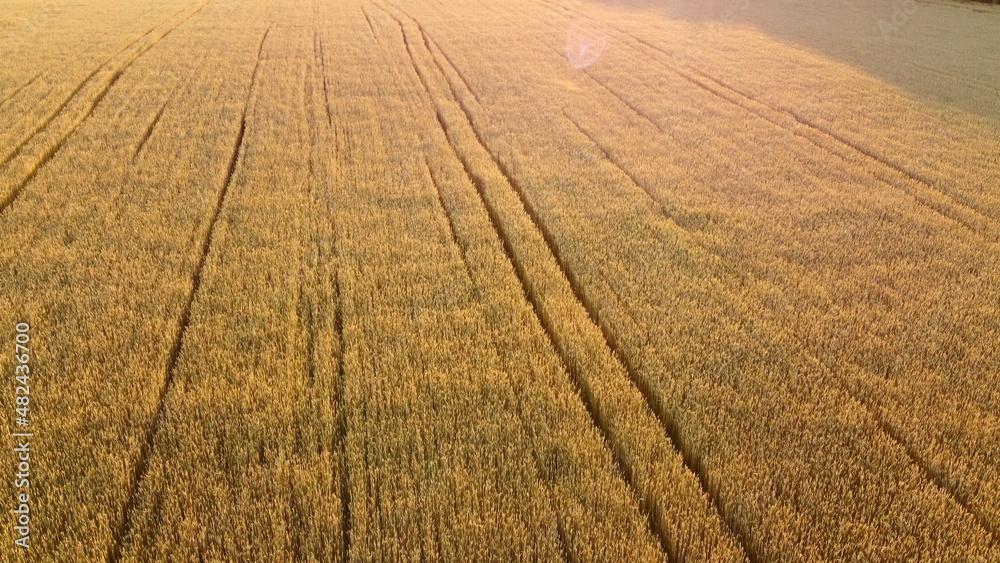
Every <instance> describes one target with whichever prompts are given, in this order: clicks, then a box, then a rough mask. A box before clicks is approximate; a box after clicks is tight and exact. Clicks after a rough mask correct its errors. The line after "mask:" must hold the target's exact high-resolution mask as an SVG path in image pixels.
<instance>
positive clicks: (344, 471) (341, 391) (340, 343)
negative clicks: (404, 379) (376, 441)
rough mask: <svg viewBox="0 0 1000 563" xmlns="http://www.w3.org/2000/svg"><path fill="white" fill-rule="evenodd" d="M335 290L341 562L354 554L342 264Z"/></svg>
mask: <svg viewBox="0 0 1000 563" xmlns="http://www.w3.org/2000/svg"><path fill="white" fill-rule="evenodd" d="M333 284H334V289H335V291H336V296H337V316H336V318H335V319H334V331H335V332H336V334H337V352H338V354H339V355H340V357H339V358H338V360H337V387H338V389H337V401H336V402H337V414H336V416H337V434H336V436H337V437H336V440H337V442H336V444H335V447H336V448H337V451H338V453H339V462H340V467H339V469H340V471H339V473H340V533H341V537H340V542H341V543H340V546H341V561H345V562H346V561H350V554H351V486H350V464H349V463H348V460H347V431H348V427H347V419H348V417H347V411H346V410H345V409H346V407H347V401H346V399H345V398H344V395H345V390H346V382H347V379H346V372H345V369H344V357H345V354H344V295H343V293H342V291H343V289H342V288H341V285H340V266H339V264H338V266H337V269H336V271H335V273H334V281H333Z"/></svg>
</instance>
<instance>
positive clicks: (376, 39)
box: [361, 4, 378, 41]
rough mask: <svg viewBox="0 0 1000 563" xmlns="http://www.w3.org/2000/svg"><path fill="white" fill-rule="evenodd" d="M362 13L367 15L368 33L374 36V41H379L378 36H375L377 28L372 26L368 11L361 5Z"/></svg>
mask: <svg viewBox="0 0 1000 563" xmlns="http://www.w3.org/2000/svg"><path fill="white" fill-rule="evenodd" d="M361 12H362V13H363V14H364V15H365V21H366V22H368V31H369V32H371V34H372V39H374V40H375V41H378V36H377V35H376V34H375V26H373V25H372V19H371V17H369V16H368V10H366V9H365V5H364V4H361Z"/></svg>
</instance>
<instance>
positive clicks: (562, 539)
mask: <svg viewBox="0 0 1000 563" xmlns="http://www.w3.org/2000/svg"><path fill="white" fill-rule="evenodd" d="M390 17H392V18H393V20H395V21H396V24H397V25H398V26H399V31H400V34H401V35H402V37H403V43H404V45H405V46H406V51H407V55H408V56H409V57H408V58H409V59H410V62H411V63H412V65H413V69H414V71H415V72H416V73H417V75H418V77H419V78H420V82H421V83H422V84H423V86H424V91H425V94H426V97H427V100H428V101H429V102H430V103H431V104H432V105H434V106H435V107H436V103H435V102H434V95H433V94H432V93H431V89H430V87H429V86H428V83H427V79H426V77H425V76H424V74H423V72H422V71H421V70H420V66H419V65H418V64H417V61H416V56H415V54H414V53H413V50H412V46H411V44H410V41H409V39H408V37H407V35H406V32H405V29H404V27H403V23H402V22H401V21H399V20H398V19H396V17H395V16H393V15H392V14H390ZM411 19H412V18H411ZM425 46H426V44H425ZM431 57H432V58H433V54H431ZM435 63H436V61H435ZM442 72H443V71H442ZM436 115H437V119H438V123H439V124H440V126H441V128H442V131H443V133H444V135H445V137H446V138H447V139H448V144H449V145H450V147H451V149H452V151H453V152H454V154H455V156H456V157H457V158H458V159H459V161H461V163H462V166H463V168H464V169H465V172H466V175H467V176H468V177H469V179H470V181H472V182H473V183H474V184H475V185H476V186H477V191H480V190H482V189H483V188H482V180H481V179H480V178H478V177H475V176H473V172H472V169H471V165H470V163H469V162H467V161H466V160H465V159H464V158H463V157H462V156H461V154H460V153H459V150H458V148H457V147H456V146H455V145H454V143H452V141H451V138H450V137H449V136H448V129H447V125H446V123H445V121H444V118H443V117H442V116H441V114H440V112H436ZM425 164H426V161H425ZM428 170H430V169H429V167H428ZM435 188H436V189H438V197H439V198H440V188H439V187H438V185H437V183H436V182H435ZM480 200H481V201H484V200H483V196H482V193H481V191H480ZM440 203H441V206H442V208H443V209H444V212H445V215H447V216H448V222H449V225H451V228H452V235H453V237H455V243H456V245H458V240H457V236H456V232H455V230H454V224H453V219H452V217H451V215H450V214H449V213H448V210H447V208H445V207H444V202H443V200H440ZM490 217H491V222H492V223H493V229H494V231H495V232H496V234H497V237H498V238H499V239H500V240H501V241H503V243H504V250H505V252H506V254H507V258H508V260H509V261H510V262H511V264H512V265H514V266H515V269H518V268H520V265H519V262H518V261H517V259H516V257H515V255H514V253H513V248H512V247H511V245H510V241H509V240H508V239H507V236H506V234H505V233H504V232H503V231H502V230H500V229H501V227H500V226H499V224H498V223H497V220H498V219H497V218H496V216H495V215H494V214H490ZM458 246H459V248H462V247H461V245H458ZM462 254H463V260H464V256H465V253H464V250H463V252H462ZM465 267H466V272H467V273H468V274H469V276H470V280H471V279H473V278H472V272H471V270H470V269H469V264H468V262H467V261H465ZM518 277H519V278H520V281H521V289H522V291H524V293H525V297H526V298H527V299H528V301H529V303H531V304H532V309H533V310H534V312H535V316H536V317H539V310H538V305H537V303H535V302H534V300H533V299H531V298H530V297H529V296H528V295H527V292H528V290H527V286H526V285H525V281H524V279H523V277H522V275H521V274H519V275H518ZM539 322H540V324H542V326H544V323H542V322H541V319H540V317H539ZM549 341H550V343H552V344H553V347H554V346H555V345H554V343H553V342H552V335H551V334H549ZM564 367H565V365H564ZM504 375H505V377H506V380H507V385H508V387H510V389H511V392H512V394H513V398H514V404H515V410H516V415H517V420H518V422H519V423H520V426H521V427H522V428H524V429H526V430H527V428H528V424H527V422H526V421H525V418H524V413H523V408H522V405H521V397H520V395H519V394H518V393H516V391H515V390H516V387H515V385H514V382H513V381H512V380H511V377H510V373H509V372H507V371H506V370H504ZM532 441H533V440H532ZM531 456H532V460H533V462H534V466H535V470H536V471H537V472H538V473H539V474H541V461H540V460H539V459H538V451H537V450H536V448H534V447H532V451H531ZM544 489H545V494H546V496H547V497H548V501H549V506H551V508H552V513H553V515H554V518H555V520H556V528H557V531H558V539H559V549H560V552H561V553H562V555H563V560H565V561H568V560H569V547H568V544H567V541H566V535H565V530H564V527H563V524H562V517H561V516H560V511H559V510H558V509H557V506H558V505H557V504H556V501H555V498H554V496H553V492H552V487H551V485H550V484H549V483H547V482H546V483H544Z"/></svg>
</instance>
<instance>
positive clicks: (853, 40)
mask: <svg viewBox="0 0 1000 563" xmlns="http://www.w3.org/2000/svg"><path fill="white" fill-rule="evenodd" d="M596 1H599V2H600V3H603V4H605V5H613V6H625V7H632V8H641V9H644V10H652V11H656V12H660V13H663V14H665V15H666V16H667V17H670V18H672V19H677V20H686V21H692V22H707V21H717V22H727V23H728V22H731V23H734V24H744V25H751V26H753V27H756V28H757V29H759V30H761V31H762V32H764V33H767V34H768V35H770V36H772V37H775V38H777V39H779V40H782V41H784V42H787V43H794V44H797V45H800V46H803V47H806V48H809V49H811V50H813V51H816V52H819V53H822V54H824V55H826V56H827V57H830V58H833V59H836V60H839V61H842V62H845V63H848V64H850V65H852V66H854V67H856V68H860V69H861V70H863V71H866V72H868V73H870V74H872V75H875V76H877V77H879V78H881V79H882V80H884V81H886V82H889V83H891V84H894V85H896V86H898V87H901V88H902V89H904V90H906V91H908V92H909V93H910V94H912V95H915V96H917V97H919V98H921V99H923V100H925V101H928V102H931V103H932V104H936V105H940V106H949V107H954V108H957V109H960V110H963V111H967V112H969V113H972V114H975V115H979V116H982V117H985V118H987V119H990V120H992V121H994V122H996V123H1000V0H990V1H989V2H957V1H955V0H820V1H816V0H596Z"/></svg>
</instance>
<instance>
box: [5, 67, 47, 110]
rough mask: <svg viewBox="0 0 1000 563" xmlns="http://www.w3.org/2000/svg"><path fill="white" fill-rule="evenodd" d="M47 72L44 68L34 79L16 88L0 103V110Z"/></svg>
mask: <svg viewBox="0 0 1000 563" xmlns="http://www.w3.org/2000/svg"><path fill="white" fill-rule="evenodd" d="M47 70H48V69H47V68H46V69H45V70H42V71H40V72H39V73H38V74H36V75H35V76H34V77H32V79H31V80H29V81H27V82H25V83H24V84H22V85H20V86H18V87H17V88H15V89H14V91H13V92H11V93H10V94H9V95H8V96H7V97H6V98H4V99H3V100H2V101H0V108H2V107H3V106H5V105H7V102H10V101H11V100H13V99H14V97H15V96H17V95H18V94H20V93H21V91H22V90H24V89H25V88H27V87H29V86H31V85H32V84H34V83H35V81H36V80H38V79H39V78H41V76H42V75H43V74H45V72H46V71H47Z"/></svg>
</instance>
